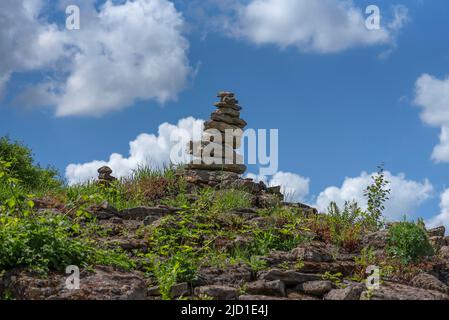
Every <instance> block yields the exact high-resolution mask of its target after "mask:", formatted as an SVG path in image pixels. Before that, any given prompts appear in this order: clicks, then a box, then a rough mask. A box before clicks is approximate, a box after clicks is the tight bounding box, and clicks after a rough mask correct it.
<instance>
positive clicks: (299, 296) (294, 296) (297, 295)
mask: <svg viewBox="0 0 449 320" xmlns="http://www.w3.org/2000/svg"><path fill="white" fill-rule="evenodd" d="M287 298H288V300H301V301H307V300H320V299H319V298H317V297H314V296H309V295H306V294H304V293H302V292H298V291H291V290H288V293H287Z"/></svg>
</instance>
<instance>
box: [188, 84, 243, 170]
mask: <svg viewBox="0 0 449 320" xmlns="http://www.w3.org/2000/svg"><path fill="white" fill-rule="evenodd" d="M217 96H218V98H220V101H219V102H216V103H215V104H214V105H215V106H216V107H217V110H216V111H214V112H213V113H212V114H211V118H210V120H209V121H206V122H205V123H204V132H203V137H202V141H201V142H190V145H189V152H190V153H191V154H192V155H193V156H194V160H193V161H192V162H191V163H190V164H189V165H188V166H187V168H188V169H189V170H207V171H221V172H229V173H234V174H237V175H240V174H243V173H244V172H245V171H246V166H245V165H244V164H243V157H242V155H240V154H238V153H237V152H236V149H238V148H240V146H241V140H242V137H243V128H245V127H246V125H247V123H246V122H245V120H242V119H240V111H241V110H242V107H241V106H239V105H238V100H237V99H236V98H235V95H234V93H232V92H226V91H221V92H219V93H218V95H217Z"/></svg>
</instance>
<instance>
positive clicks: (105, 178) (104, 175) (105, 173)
mask: <svg viewBox="0 0 449 320" xmlns="http://www.w3.org/2000/svg"><path fill="white" fill-rule="evenodd" d="M97 172H98V182H99V183H100V184H104V185H108V184H110V183H111V182H113V181H115V180H117V178H116V177H113V176H112V175H111V174H112V169H111V168H109V167H107V166H104V167H101V168H99V169H98V170H97Z"/></svg>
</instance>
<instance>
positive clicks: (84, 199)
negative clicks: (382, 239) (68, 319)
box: [0, 138, 432, 299]
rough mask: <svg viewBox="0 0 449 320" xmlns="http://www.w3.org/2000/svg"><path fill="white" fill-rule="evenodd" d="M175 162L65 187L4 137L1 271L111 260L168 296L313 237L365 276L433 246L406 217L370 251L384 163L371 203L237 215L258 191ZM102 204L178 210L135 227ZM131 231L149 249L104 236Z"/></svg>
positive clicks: (381, 205) (407, 265)
mask: <svg viewBox="0 0 449 320" xmlns="http://www.w3.org/2000/svg"><path fill="white" fill-rule="evenodd" d="M178 169H179V168H177V167H174V166H168V167H165V168H162V169H161V170H152V169H150V168H148V167H140V168H138V169H137V170H136V171H135V172H134V173H133V174H132V175H131V176H130V177H128V178H124V179H119V180H117V181H115V182H112V183H109V184H99V183H97V182H95V181H91V182H88V183H84V184H80V185H73V186H68V185H66V184H64V183H63V182H61V181H59V180H58V179H57V174H56V171H54V170H53V169H42V168H41V167H39V166H38V165H35V164H34V162H33V158H32V153H31V151H30V150H28V149H27V148H26V147H24V146H23V145H21V144H20V143H17V142H11V141H10V140H9V139H7V138H2V139H0V274H1V271H2V270H9V269H12V268H15V267H24V268H27V269H29V270H34V271H38V272H41V273H47V272H50V271H63V270H64V269H65V267H66V266H68V265H78V266H80V267H90V266H95V265H112V266H116V267H118V268H122V269H133V270H140V271H144V272H145V273H146V275H147V276H148V277H149V279H150V280H151V281H150V282H153V284H157V285H158V286H159V290H160V292H161V295H162V297H163V298H164V299H171V298H173V297H172V296H171V288H172V287H173V285H174V284H176V283H179V282H195V281H196V280H198V278H199V275H200V274H201V270H202V269H203V268H207V267H216V268H224V267H228V266H232V265H246V266H247V267H249V268H250V269H251V270H252V271H253V272H259V271H262V270H266V269H267V268H268V265H267V259H266V256H267V255H269V254H270V253H271V252H273V251H284V252H288V251H290V250H292V249H294V248H296V247H297V246H298V245H300V244H303V243H307V242H309V241H313V240H322V241H324V242H326V243H330V244H333V245H335V246H337V247H338V248H339V250H340V252H343V253H345V252H346V253H347V252H349V253H356V254H357V257H356V258H355V270H354V274H352V275H351V276H350V278H351V279H353V280H357V281H361V280H362V279H364V277H365V276H366V275H365V270H366V267H367V266H369V265H373V264H375V265H379V266H382V270H383V271H382V272H385V274H386V273H388V275H394V274H395V271H396V273H398V270H400V271H401V272H404V270H413V268H412V267H411V265H412V264H413V263H417V262H419V261H420V259H421V258H422V257H425V256H428V255H430V254H431V253H432V248H431V246H430V244H429V241H428V239H427V235H426V232H425V229H424V226H423V225H422V223H417V224H414V223H409V222H406V221H404V222H401V223H398V224H395V225H393V226H392V227H391V228H390V229H389V235H388V248H387V253H388V254H389V256H388V257H387V258H385V259H384V260H381V259H379V258H378V257H377V256H376V254H375V252H374V250H373V249H371V248H369V247H367V248H362V241H361V240H362V237H363V236H364V235H365V234H367V233H371V232H376V231H379V230H383V228H384V227H385V226H384V220H383V217H382V216H383V212H384V210H385V203H386V201H387V200H388V195H389V193H390V189H388V181H386V179H385V175H384V170H383V168H382V167H380V168H379V171H378V173H377V174H376V175H375V176H373V177H372V179H373V181H372V184H371V185H370V186H368V187H367V189H366V191H365V196H366V199H367V204H368V206H367V208H366V210H363V209H362V208H360V207H359V205H358V204H357V203H356V202H346V203H345V204H344V205H343V206H341V207H339V206H337V204H336V203H331V204H330V205H329V208H328V210H327V214H311V213H310V212H307V210H305V209H300V208H297V207H295V206H287V205H283V204H281V203H278V204H277V205H273V206H271V207H269V208H265V209H258V210H257V211H256V212H255V214H254V215H255V217H256V218H255V219H248V218H245V216H244V214H243V213H238V214H237V213H236V212H235V211H236V210H237V211H238V209H243V208H251V207H253V204H254V195H252V194H250V193H248V192H247V191H245V190H238V189H228V190H218V189H214V188H202V189H198V190H193V191H187V190H188V188H187V183H186V181H185V180H184V178H183V177H181V176H179V175H177V174H176V172H177V170H178ZM42 203H43V204H44V205H43V206H42ZM105 203H107V204H108V205H110V206H112V207H114V208H115V209H117V210H119V211H120V210H122V209H126V208H132V207H137V206H156V205H168V206H171V207H175V208H178V211H177V212H176V213H174V214H169V215H166V216H164V217H163V218H161V219H159V220H157V221H156V222H155V223H153V224H151V225H148V226H145V225H143V224H142V225H141V226H138V227H136V228H134V229H133V228H132V227H129V228H128V226H127V224H126V223H122V222H120V223H119V224H118V225H114V224H113V223H111V222H110V221H106V223H103V222H105V221H101V222H100V221H97V220H96V218H95V214H94V213H93V212H94V210H93V209H92V208H93V207H98V206H99V205H100V204H101V205H104V204H105ZM53 209H56V210H53ZM130 238H132V239H133V240H135V239H138V240H141V241H142V242H143V243H144V246H142V248H140V247H138V246H137V247H136V248H134V247H133V246H131V247H132V248H131V249H127V250H126V251H125V250H124V249H121V247H120V244H112V245H111V243H110V242H108V241H110V240H111V241H112V242H113V241H115V240H117V239H119V240H123V239H125V240H127V239H130ZM117 248H120V249H117ZM306 264H307V261H303V260H302V259H298V260H297V261H283V262H281V263H280V264H278V265H277V267H278V268H281V269H294V270H298V271H301V269H303V268H304V267H305V266H306ZM323 278H324V279H328V280H331V281H333V282H335V283H338V284H340V283H341V282H342V279H343V278H344V277H343V275H342V274H341V273H329V272H328V273H326V274H325V275H324V276H323Z"/></svg>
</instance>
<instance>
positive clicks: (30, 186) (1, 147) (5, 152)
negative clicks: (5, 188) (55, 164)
mask: <svg viewBox="0 0 449 320" xmlns="http://www.w3.org/2000/svg"><path fill="white" fill-rule="evenodd" d="M0 160H2V161H4V162H9V163H11V168H10V174H11V176H12V177H13V178H16V179H19V180H20V183H21V185H22V187H24V188H26V189H27V190H29V191H36V190H49V189H52V188H56V187H58V186H60V185H61V181H60V180H58V172H57V171H56V170H55V169H53V168H46V169H44V168H41V167H40V166H39V165H37V164H34V159H33V154H32V152H31V150H30V149H29V148H28V147H26V146H24V145H23V144H21V143H20V142H17V141H15V142H13V141H11V140H10V139H9V138H8V137H2V138H0Z"/></svg>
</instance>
